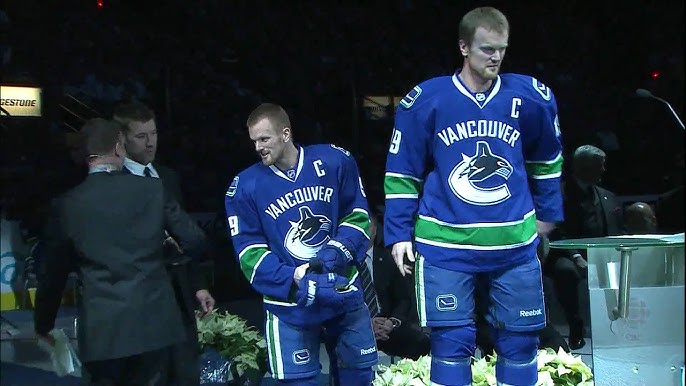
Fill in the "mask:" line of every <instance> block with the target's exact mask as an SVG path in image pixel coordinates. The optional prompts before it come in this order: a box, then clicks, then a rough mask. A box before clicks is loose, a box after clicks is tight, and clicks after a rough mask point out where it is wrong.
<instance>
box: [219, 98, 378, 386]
mask: <svg viewBox="0 0 686 386" xmlns="http://www.w3.org/2000/svg"><path fill="white" fill-rule="evenodd" d="M247 126H248V131H249V133H250V139H251V140H252V141H253V142H254V143H255V150H256V151H257V153H258V154H259V156H260V157H261V158H262V162H261V163H257V164H255V165H253V166H251V167H249V168H247V169H246V170H244V171H243V172H241V173H239V174H238V176H236V177H235V178H234V180H233V182H232V183H231V185H230V186H229V188H228V191H227V192H226V198H225V205H226V214H227V216H228V225H229V231H230V234H231V237H232V240H233V246H234V249H235V251H236V254H237V258H238V260H239V262H240V266H241V269H242V270H243V273H244V274H245V276H246V277H247V278H248V280H249V281H250V283H251V284H252V286H253V287H254V288H255V289H256V290H257V291H258V292H260V293H261V294H262V295H263V297H264V300H263V303H264V307H265V310H266V322H265V324H266V328H265V331H266V338H267V349H268V353H269V366H270V368H271V373H272V377H273V378H275V379H276V380H277V382H279V384H282V385H299V386H300V385H304V386H309V385H312V386H315V385H317V384H318V383H317V376H318V374H319V373H320V371H321V365H320V362H319V347H320V346H319V345H320V333H321V330H322V328H325V329H326V333H327V335H328V336H330V337H333V338H334V339H336V342H337V344H336V353H337V357H338V358H339V363H338V367H339V384H341V385H346V386H347V385H350V386H355V385H360V386H362V385H364V386H368V385H370V384H371V381H372V377H373V372H372V366H373V365H374V364H376V362H377V359H378V357H377V352H376V343H375V340H374V333H373V331H372V328H371V326H372V325H371V319H370V316H369V310H368V309H367V307H366V306H365V303H364V298H363V293H362V292H363V291H362V290H361V289H360V288H361V287H360V282H359V279H358V272H357V269H356V264H364V258H365V251H366V249H367V246H368V244H369V213H368V209H367V200H366V198H365V194H364V190H363V187H362V182H361V179H360V177H359V172H358V169H357V164H356V163H355V160H354V158H353V157H352V156H351V155H350V153H349V152H347V151H346V150H343V149H341V148H338V147H335V146H333V145H314V146H308V147H297V146H296V145H295V144H294V143H293V135H292V131H291V124H290V120H289V118H288V115H287V114H286V112H285V111H284V110H283V108H281V107H280V106H278V105H274V104H262V105H260V106H259V107H257V108H256V109H255V110H254V111H253V112H252V113H251V114H250V117H249V118H248V121H247ZM308 268H310V269H308Z"/></svg>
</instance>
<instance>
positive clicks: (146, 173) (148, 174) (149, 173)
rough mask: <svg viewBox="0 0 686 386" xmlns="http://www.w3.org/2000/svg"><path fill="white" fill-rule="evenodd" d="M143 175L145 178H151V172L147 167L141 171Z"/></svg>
mask: <svg viewBox="0 0 686 386" xmlns="http://www.w3.org/2000/svg"><path fill="white" fill-rule="evenodd" d="M143 175H144V176H146V177H152V172H151V171H150V168H149V167H147V166H146V167H145V169H143Z"/></svg>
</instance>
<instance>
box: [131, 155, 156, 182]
mask: <svg viewBox="0 0 686 386" xmlns="http://www.w3.org/2000/svg"><path fill="white" fill-rule="evenodd" d="M124 167H125V168H127V169H129V171H130V172H131V174H135V175H137V176H141V177H144V176H145V168H146V167H147V168H148V169H150V175H151V176H152V177H155V178H160V175H159V174H158V173H157V170H155V167H154V166H152V163H149V164H147V165H143V164H139V163H138V162H136V161H134V160H132V159H130V158H128V157H126V158H124Z"/></svg>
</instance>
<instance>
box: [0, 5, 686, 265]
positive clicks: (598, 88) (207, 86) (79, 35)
mask: <svg viewBox="0 0 686 386" xmlns="http://www.w3.org/2000/svg"><path fill="white" fill-rule="evenodd" d="M481 3H482V2H475V1H460V2H454V1H438V0H425V1H412V0H400V1H378V2H349V3H347V4H344V3H341V2H315V1H298V2H271V1H269V2H267V1H264V2H263V1H252V2H248V1H224V0H200V1H195V2H188V1H180V0H170V1H167V2H163V3H160V2H153V1H138V2H136V1H128V0H101V1H95V0H93V1H86V0H84V1H37V0H22V1H7V2H5V8H4V10H3V14H2V15H0V24H1V27H0V28H1V29H0V47H1V48H2V51H1V54H0V61H1V62H2V73H1V74H0V76H1V78H0V81H1V82H2V84H3V85H26V86H37V87H41V88H42V92H43V94H42V102H43V116H42V117H41V118H20V117H15V118H10V117H6V116H3V117H2V118H0V131H1V136H2V145H1V146H2V148H1V152H0V157H1V160H2V161H1V163H2V181H1V182H0V184H1V185H2V207H3V212H4V213H5V215H6V216H8V218H13V219H17V220H20V221H22V224H23V225H24V227H25V229H26V232H28V233H32V232H34V233H38V232H39V230H40V227H41V224H42V222H43V221H44V216H45V209H46V208H47V205H48V203H49V201H50V199H51V198H52V197H54V196H56V195H57V194H59V193H61V192H63V191H65V190H66V189H68V188H70V187H72V186H74V185H75V184H76V183H78V182H79V181H80V179H81V178H82V177H83V176H84V175H85V173H86V169H85V166H84V165H83V164H82V163H81V159H82V154H80V152H79V150H78V148H77V146H76V144H75V142H74V140H73V138H74V134H75V131H76V130H77V129H78V128H79V127H80V125H81V124H82V122H83V120H84V119H87V118H92V117H96V116H103V117H110V116H111V110H112V108H113V106H114V105H115V104H116V103H119V102H121V101H126V100H138V101H141V102H143V103H145V104H147V105H149V106H150V107H151V108H153V109H154V110H155V112H156V114H157V126H158V129H159V140H160V143H161V145H160V146H161V151H160V152H159V155H158V158H159V159H160V161H161V162H162V163H164V164H165V165H168V166H170V167H172V168H174V169H175V170H176V171H177V172H178V173H179V175H180V177H181V181H183V186H182V188H183V189H184V193H185V198H186V200H185V201H186V209H187V210H188V211H189V212H209V213H217V214H218V216H219V217H218V219H217V221H215V222H214V223H215V225H216V230H217V232H216V235H215V236H216V241H217V243H220V244H221V243H228V240H226V239H227V237H226V235H225V234H224V233H223V232H222V231H221V227H222V226H223V221H222V220H223V218H222V215H221V213H223V202H224V192H225V190H226V187H227V186H228V184H229V183H230V182H231V180H232V178H233V176H234V175H235V174H236V173H237V172H239V171H240V170H242V169H243V168H245V167H247V166H249V165H250V164H252V163H254V162H256V161H258V158H257V157H256V155H255V153H254V150H253V145H252V143H251V142H250V140H249V138H248V137H247V130H246V127H245V120H246V118H247V114H248V113H249V112H250V111H251V110H252V109H253V108H254V107H256V106H257V105H258V104H260V103H262V102H274V103H278V104H280V105H282V106H284V107H285V108H286V109H287V110H288V112H289V114H290V116H291V121H292V123H293V128H294V133H295V137H296V141H297V142H299V143H302V144H311V143H320V142H325V143H336V144H338V145H339V146H343V147H345V148H347V149H349V150H351V151H352V152H353V154H354V155H355V157H356V159H357V161H358V164H359V165H360V171H361V173H362V175H363V178H364V180H365V183H366V185H367V192H368V198H369V200H370V206H378V205H382V204H383V172H384V165H385V158H386V151H387V147H388V138H389V136H390V133H391V130H392V128H393V127H392V126H393V120H392V114H393V111H392V110H393V108H392V106H390V107H389V108H388V109H387V111H386V113H387V118H386V119H370V117H369V115H368V114H367V112H366V111H365V109H364V108H363V101H364V98H365V96H395V97H402V96H403V95H405V93H407V91H408V90H410V89H411V88H412V87H413V86H414V85H415V84H417V83H419V82H421V81H423V80H425V79H427V78H430V77H434V76H438V75H442V74H445V75H447V74H451V73H452V72H453V71H454V70H455V68H456V67H457V65H458V49H457V25H458V22H459V18H460V17H461V15H463V14H464V13H465V12H466V11H467V10H469V9H471V8H473V7H474V6H476V5H477V4H481ZM484 5H486V4H484ZM488 5H493V6H495V7H498V8H499V9H501V10H502V11H504V12H505V13H506V14H507V15H508V18H509V20H510V23H511V35H510V48H511V50H510V51H508V55H507V56H506V59H505V61H504V66H503V68H502V72H519V73H525V74H531V75H533V76H535V77H536V78H538V79H539V80H541V81H542V82H544V83H545V84H546V85H548V86H550V87H551V88H552V89H553V91H554V92H555V94H556V98H557V102H558V105H559V117H560V122H561V129H562V138H563V142H564V147H565V151H566V158H567V159H571V153H572V152H573V151H574V149H575V148H576V147H577V146H579V145H582V144H593V145H596V146H598V147H600V148H602V149H603V150H604V151H605V152H606V153H607V172H606V173H605V177H604V181H603V182H602V185H603V186H604V187H605V188H607V189H609V190H611V191H613V192H615V193H616V194H617V195H618V196H632V195H658V194H662V193H665V192H668V191H670V190H671V189H675V188H677V187H678V186H683V172H684V170H683V168H684V158H683V156H684V131H683V130H681V128H680V127H679V126H678V123H677V122H676V121H675V119H674V118H673V116H672V115H671V113H670V112H669V109H668V108H667V107H666V106H665V105H664V104H661V103H660V102H658V101H656V100H654V99H647V98H639V97H637V96H636V93H635V90H636V89H638V88H644V89H647V90H650V91H651V92H652V93H653V94H654V95H656V96H659V97H661V98H664V99H666V100H667V101H669V102H670V103H671V104H672V106H673V107H674V110H675V111H676V112H677V114H679V115H680V116H681V115H683V111H684V54H683V47H684V31H683V29H684V21H683V7H684V4H683V2H680V1H679V2H677V1H666V2H652V3H649V2H639V1H630V2H620V1H596V2H592V3H588V2H577V1H569V2H543V1H540V2H531V3H526V4H520V3H518V2H505V1H493V2H490V3H489V4H488ZM568 165H569V163H568ZM227 256H230V255H227ZM227 256H224V257H227Z"/></svg>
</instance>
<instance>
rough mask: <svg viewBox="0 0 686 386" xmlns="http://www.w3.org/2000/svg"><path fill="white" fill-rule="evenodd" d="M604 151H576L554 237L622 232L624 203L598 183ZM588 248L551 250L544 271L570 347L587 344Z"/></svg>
mask: <svg viewBox="0 0 686 386" xmlns="http://www.w3.org/2000/svg"><path fill="white" fill-rule="evenodd" d="M605 160H606V155H605V152H604V151H602V150H601V149H599V148H597V147H595V146H591V145H583V146H579V147H578V148H577V149H576V150H575V151H574V157H573V160H572V176H571V177H570V178H567V179H566V181H565V182H564V187H563V194H564V200H565V201H564V203H565V205H564V210H565V221H564V223H563V224H561V226H560V227H559V228H558V229H556V230H555V231H554V232H553V233H552V234H551V236H550V239H551V240H552V241H554V240H560V239H577V238H584V237H605V236H613V235H619V234H621V233H623V232H622V207H621V206H620V204H619V202H618V201H617V200H616V198H615V195H614V194H613V193H612V192H610V191H609V190H606V189H603V188H601V187H600V186H598V184H599V183H600V181H601V180H602V177H603V174H604V173H605ZM587 266H588V263H587V262H586V250H559V249H554V250H551V251H550V255H549V256H548V259H547V260H546V262H545V266H544V272H545V273H546V274H547V275H548V276H551V277H552V278H553V283H554V286H555V296H556V297H557V299H558V301H559V302H560V305H561V306H562V308H563V310H564V312H565V317H566V318H567V323H569V348H570V349H572V350H578V349H580V348H582V347H583V346H584V345H586V341H585V340H584V321H583V319H582V318H581V314H580V312H579V306H580V305H579V289H578V287H579V282H580V281H581V280H582V279H584V278H586V277H587V275H588V269H587Z"/></svg>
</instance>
